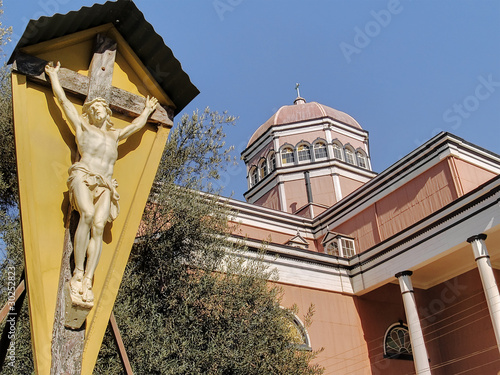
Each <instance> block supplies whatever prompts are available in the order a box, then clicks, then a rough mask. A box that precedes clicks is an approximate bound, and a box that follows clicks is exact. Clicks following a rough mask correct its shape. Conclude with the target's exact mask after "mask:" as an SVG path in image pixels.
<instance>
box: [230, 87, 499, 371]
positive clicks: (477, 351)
mask: <svg viewBox="0 0 500 375" xmlns="http://www.w3.org/2000/svg"><path fill="white" fill-rule="evenodd" d="M256 128H257V130H256V131H255V133H254V134H253V135H252V137H251V138H250V141H249V142H248V145H247V147H246V149H245V150H244V151H243V152H242V159H243V160H244V162H245V164H246V168H247V183H248V190H247V192H246V193H245V195H244V196H245V199H246V201H247V202H241V201H237V200H231V201H230V205H231V207H232V209H233V210H234V217H233V219H232V220H233V221H234V223H237V224H238V226H237V229H236V230H235V232H234V233H233V237H234V238H235V239H237V240H243V241H244V242H245V243H246V245H247V246H248V248H249V249H250V251H249V253H248V254H249V256H252V254H253V253H252V251H254V252H257V251H258V250H259V249H262V248H265V249H266V253H265V256H264V259H265V261H266V262H268V263H269V265H270V266H271V267H272V268H276V269H277V271H278V274H279V280H278V281H277V283H278V284H280V285H281V286H282V288H283V291H284V297H283V305H284V306H286V307H290V306H291V305H293V304H297V305H298V307H299V309H300V312H299V314H298V316H297V318H296V325H297V327H298V329H299V330H300V332H302V336H303V344H304V345H303V347H304V348H307V349H309V350H311V349H312V350H317V349H320V348H323V349H324V350H323V351H322V352H321V353H320V354H319V355H318V357H317V359H316V362H317V363H319V364H320V365H321V366H323V367H324V368H325V370H326V371H325V374H384V375H387V374H394V375H396V374H397V375H401V374H414V373H417V374H435V375H436V374H443V375H444V374H497V373H498V371H499V369H500V356H499V348H500V346H499V345H500V295H499V291H498V286H497V283H496V278H498V277H500V273H499V270H500V246H499V245H500V205H499V202H500V177H499V174H500V156H499V155H496V154H495V153H493V152H490V151H488V150H485V149H483V148H481V147H478V146H476V145H473V144H471V143H469V142H467V141H466V140H464V139H461V138H459V137H457V136H454V135H453V134H449V133H440V134H438V135H436V136H435V137H433V138H432V139H430V140H429V141H427V142H426V143H424V144H423V145H421V146H420V147H418V148H417V149H415V150H414V151H412V152H411V153H410V154H408V155H406V156H405V157H403V158H402V159H401V160H398V161H396V162H395V163H394V164H393V165H392V166H390V167H389V168H387V169H386V170H385V171H383V172H381V173H379V174H377V173H375V172H373V171H372V168H371V156H370V149H369V140H368V132H367V131H366V130H364V129H363V128H362V127H361V125H360V124H359V123H358V122H357V121H356V120H355V119H354V118H352V117H351V116H349V115H348V114H346V113H343V112H341V111H339V110H336V109H333V108H331V107H329V106H326V105H323V104H320V103H317V102H307V101H306V100H305V99H304V98H302V97H300V96H299V97H297V98H296V99H295V101H294V102H293V104H291V105H284V106H283V107H281V108H280V109H279V110H278V111H277V112H276V113H275V114H274V115H273V116H272V117H271V118H270V119H269V120H267V121H266V122H264V123H263V124H262V125H261V126H260V127H257V126H256ZM311 304H312V305H314V308H315V315H314V317H313V324H312V325H311V326H310V327H308V328H305V327H303V324H302V317H301V313H305V312H307V310H308V308H309V306H311ZM307 349H306V350H307Z"/></svg>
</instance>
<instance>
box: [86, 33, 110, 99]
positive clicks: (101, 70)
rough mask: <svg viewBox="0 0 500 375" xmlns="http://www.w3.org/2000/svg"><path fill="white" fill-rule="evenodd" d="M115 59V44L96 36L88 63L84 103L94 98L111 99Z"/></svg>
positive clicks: (103, 37)
mask: <svg viewBox="0 0 500 375" xmlns="http://www.w3.org/2000/svg"><path fill="white" fill-rule="evenodd" d="M115 59H116V42H115V41H114V40H112V39H110V38H107V37H105V36H104V35H101V34H98V35H97V41H96V46H95V52H94V56H93V57H92V61H91V63H90V69H89V70H90V72H89V73H90V82H89V92H88V94H87V99H86V100H85V102H90V101H92V100H94V99H95V98H99V97H100V98H103V99H105V100H106V102H108V103H109V102H110V99H111V83H112V81H113V68H114V65H115Z"/></svg>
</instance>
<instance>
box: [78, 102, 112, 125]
mask: <svg viewBox="0 0 500 375" xmlns="http://www.w3.org/2000/svg"><path fill="white" fill-rule="evenodd" d="M82 113H83V115H84V116H85V117H87V119H88V120H89V123H90V124H92V125H94V124H97V123H102V122H106V129H109V128H111V127H112V126H113V123H112V122H111V115H112V114H113V112H111V109H110V108H109V105H108V103H107V102H106V100H105V99H103V98H95V99H92V100H91V101H90V102H87V103H85V104H84V105H83V108H82Z"/></svg>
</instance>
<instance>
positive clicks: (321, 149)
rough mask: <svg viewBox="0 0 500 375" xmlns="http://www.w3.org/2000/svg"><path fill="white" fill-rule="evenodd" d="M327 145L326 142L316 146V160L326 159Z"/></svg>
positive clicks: (318, 143)
mask: <svg viewBox="0 0 500 375" xmlns="http://www.w3.org/2000/svg"><path fill="white" fill-rule="evenodd" d="M326 156H327V153H326V143H325V142H321V141H319V142H316V143H315V144H314V158H315V159H324V158H326Z"/></svg>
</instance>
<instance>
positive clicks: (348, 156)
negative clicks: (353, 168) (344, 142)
mask: <svg viewBox="0 0 500 375" xmlns="http://www.w3.org/2000/svg"><path fill="white" fill-rule="evenodd" d="M345 161H346V162H347V163H349V164H352V165H355V164H356V161H355V160H354V151H353V150H351V149H350V148H349V147H346V148H345Z"/></svg>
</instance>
